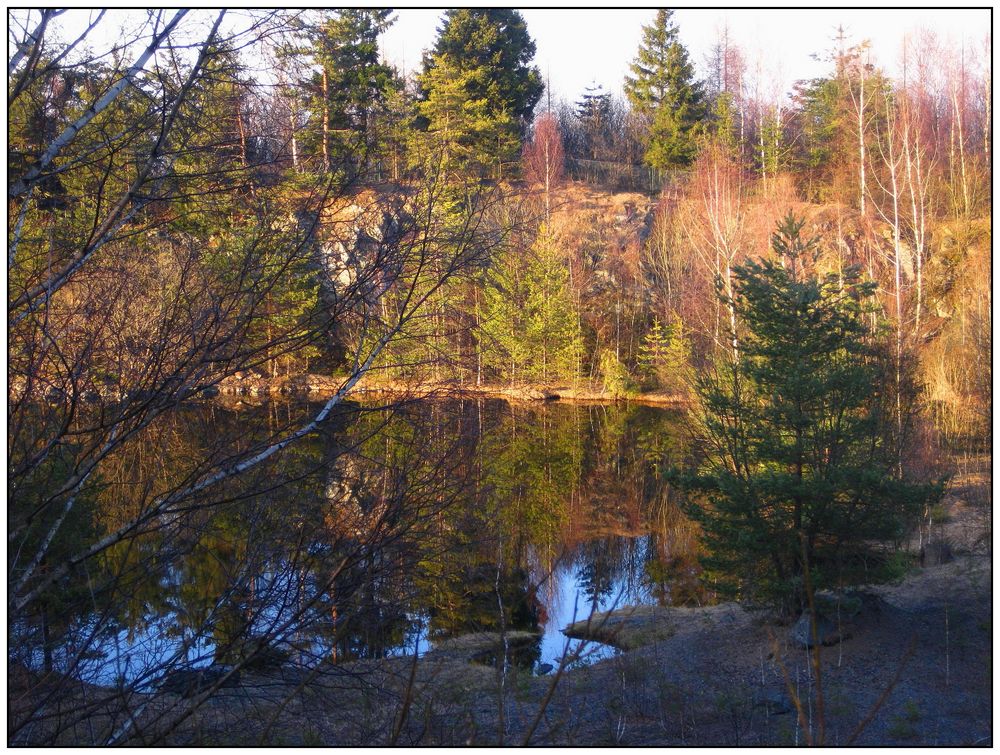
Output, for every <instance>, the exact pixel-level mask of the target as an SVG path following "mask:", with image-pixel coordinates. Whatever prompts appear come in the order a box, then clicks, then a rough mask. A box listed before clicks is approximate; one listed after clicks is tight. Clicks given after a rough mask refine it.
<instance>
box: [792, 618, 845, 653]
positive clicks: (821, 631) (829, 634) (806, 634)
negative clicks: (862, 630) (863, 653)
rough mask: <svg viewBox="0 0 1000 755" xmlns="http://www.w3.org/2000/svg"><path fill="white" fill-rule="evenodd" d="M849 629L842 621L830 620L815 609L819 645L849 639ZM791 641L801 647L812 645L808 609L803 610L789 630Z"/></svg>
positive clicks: (832, 643) (834, 643)
mask: <svg viewBox="0 0 1000 755" xmlns="http://www.w3.org/2000/svg"><path fill="white" fill-rule="evenodd" d="M850 637H851V630H850V628H849V627H848V625H847V624H846V623H845V622H844V621H840V622H837V621H836V620H830V619H829V618H827V617H826V616H824V615H823V614H822V613H820V612H819V610H817V617H816V639H818V640H819V644H820V645H827V646H829V645H836V644H837V643H838V642H843V641H844V640H847V639H850ZM791 638H792V641H793V642H794V643H795V644H796V645H798V646H799V647H803V648H811V647H813V633H812V621H811V614H810V613H809V611H803V612H802V615H801V616H799V620H798V621H796V622H795V626H793V627H792V632H791Z"/></svg>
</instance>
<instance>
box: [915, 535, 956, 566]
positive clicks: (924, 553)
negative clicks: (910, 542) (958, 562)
mask: <svg viewBox="0 0 1000 755" xmlns="http://www.w3.org/2000/svg"><path fill="white" fill-rule="evenodd" d="M954 560H955V554H954V553H953V552H952V550H951V544H950V543H949V542H948V541H947V540H934V541H932V542H930V543H925V544H924V546H923V547H922V548H921V549H920V565H921V566H922V567H924V568H927V567H928V566H941V565H942V564H948V563H951V562H952V561H954Z"/></svg>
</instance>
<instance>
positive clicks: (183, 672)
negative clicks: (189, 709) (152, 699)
mask: <svg viewBox="0 0 1000 755" xmlns="http://www.w3.org/2000/svg"><path fill="white" fill-rule="evenodd" d="M232 668H233V667H232V666H223V665H211V666H207V667H205V668H194V669H176V670H174V671H170V672H168V673H167V674H166V676H164V677H163V679H162V680H161V681H160V684H159V687H160V690H162V691H163V692H171V693H173V694H175V695H180V696H181V697H194V696H195V695H198V694H200V693H201V692H204V691H205V690H207V689H209V688H211V687H214V686H215V685H216V684H217V683H218V682H219V680H220V679H222V678H223V677H224V676H225V675H226V674H228V673H229V672H230V671H232ZM239 683H240V672H239V671H237V672H235V673H233V674H232V675H231V676H230V677H229V678H228V679H226V680H225V681H224V682H223V683H222V685H221V687H235V686H237V685H238V684H239Z"/></svg>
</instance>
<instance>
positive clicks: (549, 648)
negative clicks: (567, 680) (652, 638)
mask: <svg viewBox="0 0 1000 755" xmlns="http://www.w3.org/2000/svg"><path fill="white" fill-rule="evenodd" d="M608 540H611V538H609V539H608ZM622 540H625V543H624V544H625V548H626V550H629V549H633V548H640V547H641V545H642V544H643V541H644V540H645V538H634V539H624V538H622ZM595 542H596V541H590V543H589V544H590V545H593V544H594V543H595ZM585 545H586V544H585ZM583 550H584V548H578V549H577V550H576V552H574V553H573V554H571V555H570V557H569V558H566V559H564V560H563V561H562V562H561V563H559V564H557V565H556V566H555V568H554V569H553V571H552V575H551V577H550V578H549V579H547V580H545V581H544V582H543V583H542V586H541V589H540V590H539V591H538V597H539V600H541V602H542V604H543V605H544V606H545V613H546V620H545V622H544V624H543V626H542V630H543V632H544V634H543V635H542V655H541V661H540V662H541V663H550V664H552V666H558V665H559V659H560V658H561V657H562V655H563V653H564V652H566V649H567V644H566V640H567V637H566V635H564V634H563V633H562V630H563V629H565V628H566V627H568V626H569V625H570V624H572V623H573V622H574V621H585V620H586V619H587V617H588V616H589V615H590V613H591V611H593V612H595V613H596V612H601V611H613V610H615V609H618V608H624V607H626V606H635V605H646V604H650V603H655V602H656V601H655V599H654V598H653V597H652V596H651V594H650V592H649V589H648V588H647V586H646V585H645V584H644V582H643V580H642V574H641V572H639V573H637V572H636V570H634V569H629V568H623V567H625V566H627V565H628V564H629V563H630V562H631V563H636V564H638V565H639V566H640V567H641V559H624V560H623V561H619V562H618V563H615V564H610V566H611V567H612V568H611V569H610V572H611V573H610V574H609V575H608V579H607V580H606V582H605V583H604V585H603V589H602V590H601V591H600V592H599V593H598V595H597V596H596V601H595V600H594V596H593V594H592V593H593V591H592V590H591V589H590V587H591V580H590V579H589V576H590V575H589V573H588V572H587V563H586V559H585V557H584V556H585V554H584V553H583V552H582V551H583ZM578 647H580V642H579V641H578V640H571V641H570V644H569V651H570V652H573V651H574V650H576V649H577V648H578ZM616 652H617V651H616V649H615V648H613V647H611V646H609V645H604V644H602V643H597V642H588V643H586V644H585V645H584V646H583V653H582V657H583V658H584V662H592V661H596V660H599V659H603V658H609V657H611V656H613V655H614V654H615V653H616Z"/></svg>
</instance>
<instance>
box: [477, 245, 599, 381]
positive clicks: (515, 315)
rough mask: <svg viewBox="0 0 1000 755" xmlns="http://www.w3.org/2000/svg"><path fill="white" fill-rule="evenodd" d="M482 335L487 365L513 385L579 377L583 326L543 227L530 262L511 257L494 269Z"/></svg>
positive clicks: (566, 274) (566, 275)
mask: <svg viewBox="0 0 1000 755" xmlns="http://www.w3.org/2000/svg"><path fill="white" fill-rule="evenodd" d="M482 331H483V335H484V340H485V341H486V343H487V344H488V345H489V349H488V352H487V353H488V354H489V358H488V360H487V364H488V366H491V367H492V368H493V369H494V370H495V371H497V372H499V373H501V374H504V375H505V376H506V377H507V379H509V380H510V382H511V383H514V382H517V381H518V380H540V381H542V382H546V381H549V380H554V379H566V378H569V379H573V378H575V377H576V374H577V370H578V364H579V360H580V351H581V349H582V337H581V334H580V324H579V320H578V318H577V316H576V312H575V305H574V301H573V295H572V292H571V290H570V285H569V271H568V270H567V269H566V266H565V265H564V263H563V261H562V260H561V259H560V258H559V254H558V249H557V248H556V245H555V241H554V239H553V238H552V236H551V234H550V232H549V231H548V229H547V228H546V227H545V226H543V227H542V228H541V229H540V230H539V233H538V239H537V241H536V242H535V245H534V247H533V248H532V253H531V254H530V255H529V256H528V259H527V260H524V259H523V258H521V256H520V255H517V254H508V255H506V256H505V257H504V258H503V259H501V260H500V261H499V263H498V264H497V265H496V266H495V267H494V269H493V270H492V271H491V278H490V285H489V286H488V287H487V289H486V295H485V306H484V318H483V325H482Z"/></svg>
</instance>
